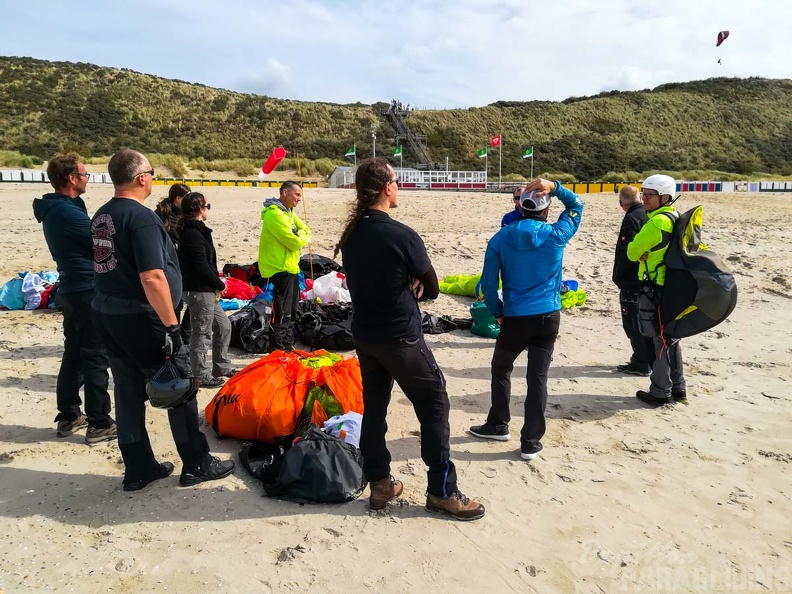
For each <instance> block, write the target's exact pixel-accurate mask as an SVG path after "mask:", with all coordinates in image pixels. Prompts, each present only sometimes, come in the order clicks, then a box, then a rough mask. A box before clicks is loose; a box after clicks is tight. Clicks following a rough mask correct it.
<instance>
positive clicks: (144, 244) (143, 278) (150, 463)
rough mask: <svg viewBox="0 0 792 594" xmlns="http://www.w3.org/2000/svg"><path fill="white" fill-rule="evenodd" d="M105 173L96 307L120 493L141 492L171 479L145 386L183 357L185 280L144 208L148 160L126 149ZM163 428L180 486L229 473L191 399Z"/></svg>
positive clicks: (96, 229)
mask: <svg viewBox="0 0 792 594" xmlns="http://www.w3.org/2000/svg"><path fill="white" fill-rule="evenodd" d="M108 172H109V174H110V179H112V180H113V185H114V186H115V196H114V197H113V198H111V199H110V201H109V202H107V203H106V204H104V205H103V206H102V207H101V208H99V210H97V211H96V214H95V215H94V217H93V220H92V221H91V236H92V240H93V252H94V272H95V273H96V282H95V285H96V296H95V297H94V301H93V307H94V310H95V312H96V319H97V322H98V325H99V327H100V329H101V331H102V335H103V337H104V341H105V344H106V345H107V350H108V354H109V355H110V368H111V370H112V372H113V380H114V383H115V406H116V417H117V418H116V422H117V424H118V445H119V448H120V449H121V456H122V457H123V459H124V466H125V472H124V490H125V491H138V490H140V489H142V488H143V487H145V486H146V485H148V484H149V483H151V482H152V481H155V480H157V479H161V478H165V477H167V476H168V475H170V474H171V473H172V472H173V464H171V463H170V462H163V463H158V462H157V461H156V458H155V457H154V452H153V451H152V449H151V443H150V441H149V437H148V432H147V431H146V406H145V404H146V400H147V396H146V381H147V380H148V379H150V378H152V377H153V375H154V374H155V373H156V372H157V370H158V369H159V368H161V367H162V365H163V363H164V362H165V357H166V355H170V356H172V357H173V359H175V360H176V361H177V364H178V363H179V362H180V361H181V360H183V359H185V358H186V355H185V353H184V350H183V347H182V344H181V337H180V334H179V324H178V321H177V319H176V313H175V312H174V308H175V306H176V305H177V304H178V303H179V300H180V299H181V292H182V281H181V272H180V271H179V264H178V258H177V257H176V252H175V250H174V248H173V242H172V241H171V240H170V238H169V237H168V234H167V233H166V231H165V227H164V226H163V225H162V221H161V220H160V219H159V217H158V216H157V215H156V214H154V212H153V211H151V210H149V209H148V208H146V207H145V206H143V203H144V201H145V200H146V198H147V197H148V196H149V195H150V194H151V183H152V179H153V177H154V169H153V168H152V167H151V164H150V163H149V161H148V159H146V157H145V156H143V155H142V154H140V153H138V152H136V151H131V150H123V151H121V152H119V153H116V154H115V155H113V158H112V159H110V163H109V164H108ZM166 337H168V338H169V339H170V340H166ZM188 368H189V364H188ZM168 421H169V422H170V427H171V433H172V434H173V439H174V441H175V442H176V449H177V450H178V452H179V457H180V458H181V459H182V463H183V469H182V473H181V478H180V481H179V482H180V483H181V485H183V486H189V485H195V484H197V483H200V482H203V481H207V480H213V479H218V478H222V477H224V476H227V475H229V474H230V473H231V471H232V470H233V469H234V462H232V461H231V460H226V461H221V460H220V459H218V458H215V457H213V456H211V455H210V454H209V444H208V442H207V441H206V437H205V436H204V434H203V433H201V431H200V430H199V428H198V405H197V403H196V401H195V398H191V399H190V400H189V401H188V402H187V403H186V404H183V405H181V406H178V407H176V408H172V409H169V410H168Z"/></svg>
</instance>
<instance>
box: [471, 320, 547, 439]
mask: <svg viewBox="0 0 792 594" xmlns="http://www.w3.org/2000/svg"><path fill="white" fill-rule="evenodd" d="M560 323H561V312H558V311H554V312H552V313H548V314H542V315H538V316H523V317H505V318H503V323H502V324H501V330H500V335H499V336H498V338H497V340H496V341H495V352H494V353H493V354H492V384H491V389H492V406H491V407H490V411H489V415H488V416H487V423H489V424H491V425H495V426H496V427H499V428H501V427H505V426H507V425H508V424H509V421H510V420H511V412H510V411H509V401H510V399H511V372H512V370H513V369H514V361H515V360H516V359H517V357H519V356H520V353H522V352H523V351H524V350H525V349H528V370H527V372H526V374H525V380H526V382H527V384H528V392H527V394H526V396H525V419H524V421H523V428H522V432H521V433H520V441H521V442H523V443H525V444H527V445H536V443H537V442H538V441H539V440H541V439H542V436H544V434H545V429H546V426H545V416H544V414H545V407H546V406H547V372H548V370H549V369H550V362H551V361H552V360H553V348H554V347H555V341H556V338H557V337H558V327H559V325H560Z"/></svg>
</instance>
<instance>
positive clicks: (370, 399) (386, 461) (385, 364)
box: [355, 337, 457, 497]
mask: <svg viewBox="0 0 792 594" xmlns="http://www.w3.org/2000/svg"><path fill="white" fill-rule="evenodd" d="M355 349H356V350H357V355H358V359H359V360H360V373H361V376H362V378H363V406H364V411H363V426H362V427H361V432H360V452H361V454H363V474H364V475H365V476H366V480H368V481H369V482H373V481H378V480H381V479H383V478H385V477H387V476H389V475H390V462H391V455H390V452H389V451H388V447H387V445H386V443H385V434H386V433H387V432H388V423H387V420H386V417H387V414H388V405H389V404H390V399H391V392H392V390H393V382H394V380H395V381H396V383H398V384H399V387H400V388H401V389H402V390H403V391H404V394H405V395H406V396H407V398H408V399H409V401H410V402H411V403H412V405H413V409H414V410H415V415H416V416H417V417H418V422H419V423H420V424H421V459H423V461H424V464H426V466H427V467H428V472H427V475H428V482H429V484H428V488H427V491H428V492H429V493H431V494H432V495H435V496H437V497H448V496H449V495H451V494H452V493H454V492H455V491H456V490H457V477H456V468H455V467H454V463H453V462H452V461H451V448H450V445H449V440H450V433H451V429H450V427H449V424H448V411H449V408H450V405H449V403H448V393H447V392H446V383H445V378H444V377H443V372H442V371H440V368H439V367H438V365H437V362H436V361H435V358H434V355H432V351H431V350H429V347H428V346H427V345H426V342H424V339H423V337H421V338H418V339H416V340H388V341H377V342H371V341H361V340H355Z"/></svg>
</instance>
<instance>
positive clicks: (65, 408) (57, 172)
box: [33, 153, 116, 444]
mask: <svg viewBox="0 0 792 594" xmlns="http://www.w3.org/2000/svg"><path fill="white" fill-rule="evenodd" d="M47 175H48V176H49V179H50V183H51V184H52V187H53V188H54V189H55V192H53V193H51V194H44V196H42V197H41V198H36V199H35V200H34V201H33V214H34V215H35V216H36V220H37V221H38V222H39V223H42V226H43V227H44V239H46V241H47V247H49V250H50V253H51V254H52V259H53V260H55V263H56V264H57V267H58V272H59V273H60V278H59V284H58V297H59V299H60V300H61V302H62V303H63V335H64V338H65V340H64V343H63V359H62V360H61V367H60V372H59V373H58V383H57V386H56V388H55V393H56V396H57V402H58V416H56V417H55V421H56V422H57V423H58V429H57V435H58V437H68V436H69V435H71V434H72V433H74V432H75V431H77V430H78V429H82V428H83V427H85V426H86V425H87V426H88V429H87V431H86V433H85V442H86V443H88V444H95V443H99V442H101V441H109V440H112V439H115V438H116V426H115V421H114V420H113V418H112V417H111V416H110V395H109V394H108V392H107V383H108V373H107V368H108V367H109V364H110V362H109V360H108V358H107V352H106V351H105V346H104V343H103V342H102V338H101V336H100V334H99V330H98V329H97V328H96V326H95V325H94V323H93V318H92V314H93V310H92V308H91V300H92V299H93V295H94V268H93V241H92V239H91V219H90V217H89V216H88V210H87V209H86V207H85V202H83V199H82V198H80V196H81V195H82V194H84V193H85V188H86V187H87V185H88V178H89V177H90V174H89V173H87V172H86V171H85V166H84V165H83V164H82V163H81V162H80V157H79V155H77V154H76V153H68V154H65V155H55V156H54V157H52V158H51V159H50V160H49V163H48V165H47ZM81 385H82V386H83V387H84V392H85V413H86V414H85V415H84V414H83V413H82V411H81V410H80V405H81V404H82V401H81V400H80V394H79V392H80V386H81Z"/></svg>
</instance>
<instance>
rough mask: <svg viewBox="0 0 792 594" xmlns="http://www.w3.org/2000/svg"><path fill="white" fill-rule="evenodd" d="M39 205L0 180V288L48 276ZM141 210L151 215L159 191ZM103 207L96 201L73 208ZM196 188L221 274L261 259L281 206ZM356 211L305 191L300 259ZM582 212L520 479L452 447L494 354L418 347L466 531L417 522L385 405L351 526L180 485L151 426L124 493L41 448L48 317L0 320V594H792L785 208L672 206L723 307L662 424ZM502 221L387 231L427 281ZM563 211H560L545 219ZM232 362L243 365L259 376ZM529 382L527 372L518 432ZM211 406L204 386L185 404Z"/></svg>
mask: <svg viewBox="0 0 792 594" xmlns="http://www.w3.org/2000/svg"><path fill="white" fill-rule="evenodd" d="M47 191H50V190H49V189H48V187H45V186H44V185H42V184H36V185H29V184H26V185H22V184H15V185H11V184H3V185H1V186H0V208H2V214H3V216H2V220H0V254H2V257H0V279H1V280H2V282H3V283H4V282H6V281H7V280H9V279H10V278H12V277H13V276H14V275H15V274H16V273H17V272H18V271H25V270H32V271H39V270H54V268H55V266H54V263H53V262H52V260H51V258H50V255H49V252H48V250H47V247H46V243H45V241H44V237H43V233H42V231H41V226H40V225H39V224H37V223H36V221H35V219H34V218H33V213H32V209H31V202H32V200H33V198H35V197H37V196H40V195H41V194H42V193H45V192H47ZM155 192H158V193H156V194H155V195H153V196H152V197H151V198H149V200H148V202H147V204H148V205H149V206H151V207H152V208H153V207H154V206H155V205H156V202H157V200H158V199H159V198H160V197H161V194H164V192H165V189H164V188H156V187H155ZM111 193H112V188H111V187H110V186H90V185H89V187H88V192H87V194H86V195H85V200H86V203H87V205H88V210H89V212H90V213H91V214H92V213H93V212H95V211H96V209H97V208H98V207H99V206H100V205H101V204H103V203H104V202H105V201H106V200H107V198H109V197H110V195H111ZM205 194H206V196H207V200H208V201H210V202H211V204H212V210H211V216H210V220H209V221H208V225H209V226H210V227H212V228H213V229H214V241H215V245H216V247H217V251H218V260H219V261H220V262H221V263H226V262H236V263H242V264H246V263H250V262H252V261H254V260H255V258H256V254H257V248H258V236H259V226H260V218H259V212H260V207H261V203H262V202H263V200H264V199H266V198H268V197H270V196H272V195H274V191H272V190H267V189H258V188H207V189H206V192H205ZM352 195H353V194H352V192H351V191H348V190H344V191H341V190H329V189H319V190H316V189H307V190H306V191H305V204H306V207H307V219H308V223H309V225H310V227H311V228H312V230H313V235H314V239H315V241H314V243H313V246H312V249H313V251H314V252H315V253H318V254H322V255H328V256H329V255H332V246H333V245H334V244H335V242H336V240H337V238H338V235H339V233H340V230H341V226H342V223H343V220H344V218H345V215H346V212H347V206H348V203H349V200H350V198H351V197H352ZM583 198H584V200H585V202H586V210H585V212H584V214H583V221H582V226H581V228H580V231H579V232H578V234H577V235H576V236H575V238H574V239H573V240H572V242H571V243H570V245H569V247H568V249H567V251H566V255H565V260H564V277H565V278H569V279H576V280H578V281H579V282H580V286H581V287H582V288H583V289H585V290H586V291H587V292H588V295H589V298H588V302H587V303H586V305H585V306H583V307H580V308H575V309H573V310H570V311H566V312H564V313H563V315H562V322H561V335H560V337H559V340H558V342H557V344H556V351H555V358H554V361H553V365H552V367H551V371H550V380H549V391H550V397H549V402H548V407H547V417H548V431H547V435H546V436H545V438H544V440H543V443H544V446H545V450H544V452H542V455H541V456H540V457H539V458H538V459H537V460H535V461H534V462H533V463H526V462H523V461H521V460H520V456H519V440H518V439H515V438H514V437H513V439H512V441H510V442H483V441H480V440H477V439H475V438H472V437H470V436H469V435H468V434H467V432H466V430H467V428H468V427H469V426H470V425H472V424H478V423H480V422H483V420H484V418H485V415H486V412H487V410H488V407H489V382H490V380H489V361H490V357H491V355H492V349H493V346H494V341H491V340H487V339H484V338H480V337H476V336H473V335H471V334H470V333H469V332H468V331H455V332H453V333H449V334H442V335H437V336H430V337H428V338H427V341H428V342H429V344H430V346H431V347H432V348H433V350H434V353H435V356H436V358H437V360H438V362H439V364H440V366H441V368H442V370H443V372H444V373H445V376H446V378H447V380H448V391H449V396H450V400H451V447H452V456H453V458H454V460H455V461H456V464H457V467H458V472H459V475H460V487H461V489H462V491H463V492H464V493H465V494H467V495H469V496H472V497H475V498H477V499H480V500H481V501H482V502H483V503H484V504H485V505H486V507H487V515H486V517H485V518H483V519H482V520H480V521H478V522H473V523H460V522H455V521H452V520H448V519H443V518H441V517H437V516H432V515H429V514H427V513H426V512H425V510H424V508H423V504H424V501H425V486H426V478H425V477H426V475H425V472H424V466H423V463H422V461H421V459H420V456H419V451H420V447H419V440H418V424H417V421H416V420H415V417H414V414H413V411H412V408H411V406H410V405H409V403H408V402H407V400H406V398H405V397H404V395H403V394H402V393H401V391H400V390H398V388H397V389H396V391H395V393H394V398H393V401H392V405H391V409H390V416H389V427H390V430H389V434H388V437H389V445H390V448H391V452H392V454H393V459H394V462H393V473H394V474H395V475H396V477H397V478H400V479H401V480H403V481H404V484H405V491H404V494H403V496H402V497H401V499H400V500H399V501H398V502H397V503H396V504H395V505H389V507H388V508H387V510H386V511H385V512H381V513H373V512H370V511H369V510H368V506H367V498H368V491H366V492H365V493H364V496H363V497H361V498H360V499H359V500H357V501H354V502H351V503H348V504H344V505H304V506H300V505H297V504H293V503H287V502H280V501H276V500H272V499H268V498H266V497H262V494H263V489H262V487H261V485H260V484H257V482H256V481H255V480H254V479H252V478H251V477H248V476H247V475H246V474H245V473H244V471H243V470H242V469H241V468H237V470H236V471H235V472H234V475H233V476H232V477H229V478H228V479H225V480H222V481H218V482H216V483H207V484H203V485H200V486H197V487H191V488H181V487H179V486H178V472H179V471H180V462H179V458H178V456H177V453H176V448H175V446H174V444H173V441H172V438H171V435H170V431H169V429H168V425H167V418H166V415H165V413H164V412H163V411H159V410H155V409H149V412H148V425H149V431H150V434H151V439H152V443H153V445H154V450H155V452H156V453H157V455H158V456H159V457H160V459H161V460H163V461H164V460H170V461H172V462H174V464H176V473H175V474H174V475H173V476H172V477H170V478H168V479H166V480H163V481H159V482H157V483H155V484H153V485H151V486H150V487H148V488H147V489H146V490H144V491H141V492H138V493H125V492H123V491H122V490H121V477H122V473H123V468H122V465H121V464H120V454H119V451H118V448H117V446H116V444H115V443H114V442H111V443H104V444H100V445H98V446H96V447H93V448H91V447H88V446H86V445H85V444H84V442H83V436H84V432H83V431H81V432H79V433H78V434H75V435H73V436H71V437H69V438H65V439H58V438H56V437H55V424H54V423H53V422H52V420H53V418H54V417H55V414H56V408H55V380H56V377H57V373H58V368H59V363H60V357H61V353H62V342H63V336H62V332H61V325H62V321H61V320H62V319H61V316H60V314H57V313H52V312H50V311H45V312H43V311H36V312H29V311H14V312H8V311H4V312H0V395H1V398H2V406H0V592H2V593H3V594H9V593H11V592H50V591H55V592H86V593H94V592H128V593H133V592H134V593H138V592H161V591H169V592H190V593H196V592H239V593H243V592H245V593H247V592H290V591H294V592H306V591H308V590H309V589H310V590H312V591H328V592H364V591H372V592H541V593H545V592H580V593H597V594H600V593H606V592H607V593H611V592H645V591H649V592H689V591H716V590H717V591H749V592H783V591H789V590H792V513H790V510H792V483H790V478H789V476H790V474H789V473H790V471H791V470H792V466H791V464H792V433H790V423H791V422H792V391H790V389H789V387H790V381H791V380H792V343H790V339H789V329H790V328H792V299H791V298H792V272H790V270H791V269H790V264H789V262H790V261H791V260H792V195H780V194H750V195H747V194H718V195H684V196H683V198H682V199H681V200H680V201H679V203H678V209H679V210H682V211H684V210H687V209H688V208H691V207H692V206H695V205H697V204H703V205H704V225H705V231H704V241H705V242H706V243H707V244H708V245H710V246H711V247H712V248H713V249H715V250H716V251H717V252H718V253H719V254H720V255H721V256H722V257H724V258H725V259H728V261H729V263H730V265H731V266H732V267H733V270H734V272H735V276H736V278H737V282H738V285H739V289H740V295H739V301H738V305H737V309H736V310H735V311H734V313H733V314H732V316H731V318H730V319H728V320H727V321H726V322H724V323H723V324H721V325H720V326H718V327H717V328H715V329H714V330H712V331H710V332H707V333H705V334H702V335H699V336H695V337H692V338H690V339H687V340H684V341H683V349H684V357H685V366H686V368H685V370H686V375H687V380H688V393H689V395H690V405H688V406H683V405H677V406H673V407H671V406H668V407H664V408H662V409H657V410H654V409H651V408H648V407H646V406H644V405H643V404H641V403H640V402H639V401H638V400H637V399H636V398H635V397H634V394H635V391H636V390H637V389H645V388H646V386H647V385H648V380H647V379H645V378H637V377H630V376H624V375H619V374H616V373H614V372H613V369H614V367H615V366H616V365H617V364H620V363H624V362H625V361H626V360H627V359H628V358H629V353H628V342H627V339H626V337H625V336H624V333H623V330H622V328H621V320H620V317H619V308H618V299H617V290H616V287H615V286H614V285H613V284H612V282H611V268H612V257H613V246H614V244H615V241H616V234H617V232H618V228H619V224H620V221H621V217H622V212H621V210H620V208H619V206H618V201H617V199H616V196H615V195H613V194H610V195H605V194H599V195H587V196H584V197H583ZM511 207H512V200H511V195H510V194H502V195H487V194H472V193H470V194H462V193H440V192H434V193H433V192H403V193H402V194H401V204H400V206H399V208H398V209H397V210H394V211H393V212H392V215H393V216H394V218H397V219H398V220H400V221H402V222H404V223H406V224H408V225H410V226H411V227H413V228H414V229H416V230H417V231H418V232H419V233H420V235H421V236H422V237H423V238H424V241H425V243H426V246H427V249H428V251H429V255H430V257H431V258H432V261H433V264H434V266H435V268H436V270H437V272H438V276H440V277H442V276H444V275H447V274H454V273H468V274H474V273H477V272H479V271H480V269H481V266H482V262H483V256H484V249H485V246H486V242H487V240H488V238H489V237H490V236H491V235H492V234H493V233H494V232H495V231H497V228H498V226H499V223H500V218H501V216H502V215H503V214H504V213H505V212H506V211H507V210H509V209H510V208H511ZM561 208H562V207H561V205H560V203H557V202H556V203H554V205H553V207H552V209H553V210H551V215H550V216H551V218H553V219H554V218H555V217H557V215H558V213H559V212H560V209H561ZM298 210H299V212H300V215H301V216H302V214H303V211H302V206H300V207H298ZM470 302H471V300H470V299H468V298H464V297H453V296H447V295H441V296H440V298H439V299H437V300H436V301H434V302H431V303H428V304H426V305H425V306H424V309H425V310H426V311H430V312H432V313H435V314H438V315H440V314H450V315H452V316H467V315H468V308H469V305H470ZM352 354H353V353H349V355H352ZM233 357H234V362H235V363H236V364H238V365H239V366H244V365H246V364H248V363H250V362H252V361H253V360H255V359H256V356H253V355H247V354H245V353H243V352H240V351H235V352H234V353H233ZM524 374H525V358H524V357H522V358H521V359H519V360H518V363H517V366H516V367H515V371H514V374H513V376H512V377H513V385H514V391H513V397H512V415H513V420H512V433H515V432H516V431H517V430H518V429H519V427H520V424H521V420H522V404H523V400H524V398H525V380H524ZM213 394H214V392H213V391H210V390H201V393H200V395H199V407H200V408H201V409H203V407H204V406H205V405H206V403H207V402H208V401H209V400H210V399H211V397H212V396H213ZM205 431H206V433H207V435H208V436H209V438H210V443H211V446H212V449H213V451H214V452H215V453H216V454H217V455H219V456H221V457H224V458H225V457H231V458H234V459H236V452H237V450H238V447H239V445H240V443H239V442H238V441H236V440H233V439H225V440H217V439H216V438H215V436H214V434H213V432H212V430H211V429H210V428H205Z"/></svg>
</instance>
